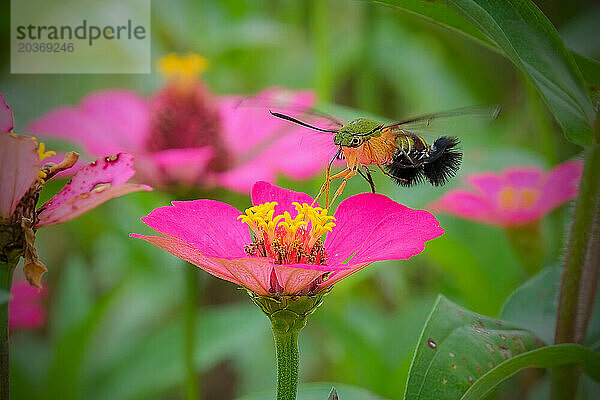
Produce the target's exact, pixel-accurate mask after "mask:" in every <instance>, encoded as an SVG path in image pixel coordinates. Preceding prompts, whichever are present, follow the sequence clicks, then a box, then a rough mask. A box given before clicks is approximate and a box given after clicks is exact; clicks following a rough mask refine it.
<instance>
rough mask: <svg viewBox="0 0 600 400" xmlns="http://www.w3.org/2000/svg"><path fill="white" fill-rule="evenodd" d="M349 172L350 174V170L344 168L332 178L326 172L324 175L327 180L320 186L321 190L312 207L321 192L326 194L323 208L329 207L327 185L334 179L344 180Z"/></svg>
mask: <svg viewBox="0 0 600 400" xmlns="http://www.w3.org/2000/svg"><path fill="white" fill-rule="evenodd" d="M349 172H350V169H348V168H346V169H345V170H343V171H342V172H339V173H337V174H335V175H332V176H329V172H327V173H326V176H327V178H326V179H325V182H324V183H323V185H322V186H321V190H319V194H317V196H316V197H315V200H314V201H313V205H314V204H315V203H316V202H317V200H319V197H321V195H322V194H323V192H326V199H325V208H327V207H328V206H329V183H330V182H331V181H333V180H335V179H340V178H345V177H346V175H348V173H349Z"/></svg>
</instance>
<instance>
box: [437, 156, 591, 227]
mask: <svg viewBox="0 0 600 400" xmlns="http://www.w3.org/2000/svg"><path fill="white" fill-rule="evenodd" d="M582 169H583V163H582V162H580V161H568V162H565V163H563V164H560V165H558V166H556V167H555V168H554V169H552V170H551V171H544V170H543V169H541V168H535V167H515V168H509V169H506V170H505V171H503V172H501V173H499V174H495V173H481V174H473V175H470V176H469V177H468V178H467V182H468V183H469V184H470V185H471V186H473V188H474V189H475V190H463V189H456V190H451V191H449V192H448V193H446V194H444V195H443V196H442V197H441V198H440V199H439V200H437V201H435V202H434V203H432V204H430V205H429V207H428V208H429V209H431V210H433V211H442V212H446V213H449V214H454V215H458V216H460V217H463V218H467V219H471V220H474V221H478V222H484V223H488V224H492V225H499V226H505V227H508V226H517V225H525V224H528V223H530V222H534V221H536V220H538V219H540V218H541V217H543V216H544V215H545V214H547V213H548V212H550V211H552V210H553V209H555V208H557V207H558V206H560V205H561V204H563V203H565V202H567V201H569V200H571V199H573V198H574V197H575V196H576V195H577V190H578V185H579V180H580V178H581V171H582Z"/></svg>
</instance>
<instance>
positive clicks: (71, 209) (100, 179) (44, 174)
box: [0, 95, 151, 287]
mask: <svg viewBox="0 0 600 400" xmlns="http://www.w3.org/2000/svg"><path fill="white" fill-rule="evenodd" d="M12 120H13V117H12V112H11V110H10V108H8V106H7V105H6V103H5V101H4V97H2V95H0V121H2V125H1V130H2V131H1V132H0V227H2V228H3V229H2V232H8V233H6V235H7V236H4V235H3V236H2V238H1V239H2V241H3V242H4V241H6V240H8V241H11V240H14V241H16V242H19V241H23V240H24V242H25V250H24V257H25V274H26V276H27V279H28V280H29V282H30V283H31V284H33V285H35V286H38V287H40V278H41V275H42V274H43V273H44V272H45V271H46V268H45V266H44V265H43V264H42V263H41V262H39V260H38V259H37V254H36V253H35V248H34V247H33V242H34V241H35V233H34V232H35V230H37V229H38V228H41V227H43V226H48V225H54V224H58V223H61V222H65V221H69V220H71V219H73V218H75V217H78V216H79V215H81V214H83V213H85V212H86V211H89V210H91V209H92V208H95V207H97V206H99V205H100V204H102V203H104V202H105V201H107V200H109V199H112V198H114V197H119V196H122V195H124V194H127V193H131V192H135V191H138V190H151V188H150V187H149V186H146V185H138V184H131V183H126V182H127V181H128V180H129V178H131V176H133V174H134V173H135V170H134V169H133V158H132V156H131V155H129V154H127V153H119V154H115V155H112V156H107V157H103V158H100V159H98V160H96V161H94V162H93V163H91V164H89V165H87V166H85V167H83V168H81V169H79V170H78V171H77V172H76V173H75V175H74V176H73V177H72V179H71V180H70V181H69V183H67V184H66V185H65V186H64V187H63V188H62V190H61V191H59V192H58V193H57V194H56V195H55V196H54V197H52V198H51V199H50V200H48V201H47V202H46V203H44V204H43V205H42V206H41V207H39V208H38V209H37V210H36V206H37V201H38V198H39V194H40V191H41V190H42V188H43V185H44V183H45V182H46V181H48V180H49V179H51V178H53V177H54V176H55V175H56V174H57V173H59V172H61V171H64V170H66V169H68V168H71V167H72V166H73V165H74V164H75V162H76V161H77V159H78V155H77V154H76V153H73V152H71V153H67V154H66V156H65V158H64V160H63V161H62V162H61V163H59V164H56V163H52V162H47V163H42V161H43V160H44V159H46V158H47V157H49V156H51V155H54V152H52V151H46V149H45V145H44V143H38V142H37V140H36V139H35V138H31V137H25V136H19V135H16V134H14V133H11V131H12V129H13V125H12ZM4 244H5V243H0V245H4ZM16 248H18V246H17V247H16Z"/></svg>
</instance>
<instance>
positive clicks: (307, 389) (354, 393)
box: [238, 383, 384, 400]
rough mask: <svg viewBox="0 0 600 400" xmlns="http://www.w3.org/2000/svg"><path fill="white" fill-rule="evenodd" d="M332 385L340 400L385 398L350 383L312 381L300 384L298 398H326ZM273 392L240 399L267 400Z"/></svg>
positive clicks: (380, 399)
mask: <svg viewBox="0 0 600 400" xmlns="http://www.w3.org/2000/svg"><path fill="white" fill-rule="evenodd" d="M332 386H335V391H336V392H337V394H338V396H339V398H340V400H384V399H383V397H379V396H377V395H375V394H373V393H371V392H369V391H368V390H366V389H361V388H357V387H354V386H349V385H341V384H339V383H335V384H334V383H310V384H307V385H300V388H299V389H298V397H297V400H325V399H327V398H328V397H327V396H329V395H331V393H332V389H331V388H332ZM273 397H274V396H273V393H272V392H265V393H258V394H252V395H248V396H244V397H240V398H239V399H238V400H265V399H272V398H273Z"/></svg>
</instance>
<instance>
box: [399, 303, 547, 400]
mask: <svg viewBox="0 0 600 400" xmlns="http://www.w3.org/2000/svg"><path fill="white" fill-rule="evenodd" d="M541 345H543V343H542V342H541V340H540V339H538V338H537V337H536V336H535V335H534V334H533V333H531V332H528V331H526V330H523V329H521V328H518V327H515V326H512V325H509V324H507V323H506V322H504V321H500V320H497V319H494V318H490V317H486V316H483V315H479V314H476V313H474V312H472V311H469V310H467V309H464V308H462V307H459V306H458V305H456V304H454V303H452V302H450V301H449V300H448V299H446V298H445V297H444V296H441V295H440V296H439V297H438V299H437V301H436V303H435V305H434V307H433V311H432V312H431V314H430V315H429V318H428V320H427V322H426V323H425V327H424V328H423V332H422V333H421V338H420V339H419V344H418V345H417V348H416V351H415V355H414V358H413V361H412V365H411V367H410V372H409V376H408V383H407V386H406V392H405V394H404V399H405V400H413V399H419V400H424V399H432V400H433V399H435V400H444V399H448V400H450V399H452V400H454V399H458V398H460V396H461V395H462V394H463V393H465V392H466V391H467V389H468V388H469V387H470V386H471V385H472V384H473V382H475V381H476V380H477V379H479V378H480V377H481V376H482V375H484V374H485V373H486V372H487V371H489V370H491V369H493V368H494V367H495V366H497V365H499V364H500V363H502V362H503V361H505V360H507V359H510V358H512V357H513V356H515V355H517V354H520V353H524V352H527V351H529V350H533V349H535V348H537V347H540V346H541Z"/></svg>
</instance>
